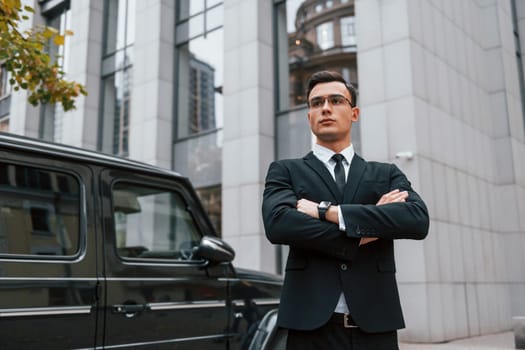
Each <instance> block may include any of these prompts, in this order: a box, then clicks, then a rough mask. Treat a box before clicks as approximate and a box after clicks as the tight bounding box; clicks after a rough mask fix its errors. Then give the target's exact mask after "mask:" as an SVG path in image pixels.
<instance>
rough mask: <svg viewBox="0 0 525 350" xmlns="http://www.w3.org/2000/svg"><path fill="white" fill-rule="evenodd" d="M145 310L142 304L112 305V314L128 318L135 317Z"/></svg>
mask: <svg viewBox="0 0 525 350" xmlns="http://www.w3.org/2000/svg"><path fill="white" fill-rule="evenodd" d="M145 309H146V305H142V304H124V305H113V312H114V313H116V314H124V315H125V316H126V317H128V318H131V317H134V316H136V315H137V314H138V313H140V312H142V311H144V310H145Z"/></svg>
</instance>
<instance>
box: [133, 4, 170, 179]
mask: <svg viewBox="0 0 525 350" xmlns="http://www.w3.org/2000/svg"><path fill="white" fill-rule="evenodd" d="M146 24H147V25H146ZM133 52H134V61H133V68H132V69H133V74H132V77H133V78H132V79H133V83H132V97H131V109H130V119H129V120H130V123H129V140H130V143H129V157H130V158H132V159H136V160H140V161H143V162H147V163H150V164H154V165H157V166H160V167H164V168H167V169H170V168H171V157H172V153H173V142H172V140H173V124H174V121H173V114H174V112H173V105H174V104H173V100H174V92H173V89H174V84H175V83H174V81H173V79H174V75H173V69H174V65H175V2H173V1H171V0H152V1H147V2H146V1H137V3H136V27H135V42H134V44H133Z"/></svg>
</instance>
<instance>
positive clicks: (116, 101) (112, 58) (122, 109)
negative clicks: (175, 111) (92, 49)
mask: <svg viewBox="0 0 525 350" xmlns="http://www.w3.org/2000/svg"><path fill="white" fill-rule="evenodd" d="M135 6H136V0H107V1H106V2H105V12H104V13H105V28H106V30H105V31H104V35H105V37H104V57H103V62H102V75H103V76H102V113H101V118H100V128H101V130H100V133H99V135H100V139H99V149H100V150H101V151H102V152H106V153H112V154H117V155H120V156H128V153H129V147H128V145H129V118H130V102H131V87H132V73H133V70H132V68H133V43H134V41H135V27H136V23H135V17H136V10H135Z"/></svg>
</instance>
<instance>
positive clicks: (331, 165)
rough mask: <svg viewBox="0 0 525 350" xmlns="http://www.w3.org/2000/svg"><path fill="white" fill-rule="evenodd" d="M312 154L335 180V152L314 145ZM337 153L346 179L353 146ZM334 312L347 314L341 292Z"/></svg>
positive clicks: (341, 217) (341, 222)
mask: <svg viewBox="0 0 525 350" xmlns="http://www.w3.org/2000/svg"><path fill="white" fill-rule="evenodd" d="M313 153H314V156H316V157H317V159H319V160H320V161H321V162H322V163H323V164H324V165H325V166H326V168H327V169H328V171H329V172H330V175H332V178H333V179H334V180H335V165H336V162H335V160H333V159H332V156H333V155H334V154H335V152H334V151H332V150H330V149H328V148H326V147H323V146H320V145H318V144H314V147H313ZM339 153H340V154H342V155H343V156H344V159H343V168H344V169H345V178H346V179H348V171H349V170H350V163H352V159H353V158H354V154H355V152H354V146H353V145H352V144H350V146H349V147H347V148H345V149H344V150H342V151H341V152H339ZM337 209H338V210H337V215H338V217H339V230H341V231H343V232H344V231H345V230H346V225H345V221H344V218H343V214H342V212H341V208H340V207H337ZM334 312H337V313H344V314H345V313H349V311H348V305H346V300H345V296H344V294H343V292H341V295H340V296H339V301H338V302H337V305H336V307H335V310H334Z"/></svg>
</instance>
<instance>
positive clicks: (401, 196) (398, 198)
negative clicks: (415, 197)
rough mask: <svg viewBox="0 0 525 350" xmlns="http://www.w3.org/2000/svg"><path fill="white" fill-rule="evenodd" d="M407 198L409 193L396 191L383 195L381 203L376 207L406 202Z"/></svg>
mask: <svg viewBox="0 0 525 350" xmlns="http://www.w3.org/2000/svg"><path fill="white" fill-rule="evenodd" d="M407 197H408V192H407V191H399V189H395V190H393V191H390V192H388V193H385V194H384V195H382V196H381V198H380V199H379V201H378V202H377V203H376V205H382V204H387V203H397V202H404V201H405V199H406V198H407Z"/></svg>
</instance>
